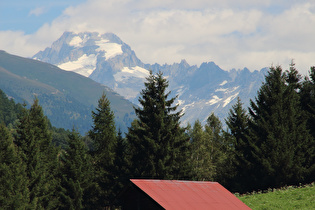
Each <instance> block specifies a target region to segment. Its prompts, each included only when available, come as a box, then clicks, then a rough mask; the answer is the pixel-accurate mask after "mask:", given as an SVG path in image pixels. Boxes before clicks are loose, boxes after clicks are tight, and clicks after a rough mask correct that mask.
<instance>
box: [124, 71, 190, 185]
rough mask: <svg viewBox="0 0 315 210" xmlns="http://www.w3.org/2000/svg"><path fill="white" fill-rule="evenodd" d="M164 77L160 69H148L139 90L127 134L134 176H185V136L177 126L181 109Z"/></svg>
mask: <svg viewBox="0 0 315 210" xmlns="http://www.w3.org/2000/svg"><path fill="white" fill-rule="evenodd" d="M167 87H168V81H167V80H166V79H164V78H163V75H162V73H161V72H160V73H158V74H157V75H153V74H152V72H151V73H150V75H149V77H148V78H147V82H145V89H143V90H142V92H141V97H140V98H139V102H140V104H141V108H135V112H136V115H137V117H138V119H137V120H136V121H135V122H133V123H132V125H131V127H130V128H129V132H128V134H127V140H128V144H129V146H130V148H129V150H130V152H131V162H132V169H131V171H132V172H133V176H134V177H138V178H140V177H143V178H159V179H179V178H185V177H187V176H188V168H187V167H188V166H189V165H188V164H187V161H188V143H189V140H188V137H187V136H186V135H185V130H184V129H183V128H181V127H180V121H179V120H180V118H181V116H182V114H181V111H179V112H176V109H177V106H173V105H172V104H173V103H174V101H175V99H176V98H170V99H168V98H169V96H170V92H168V93H166V89H167Z"/></svg>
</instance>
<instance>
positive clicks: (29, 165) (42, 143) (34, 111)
mask: <svg viewBox="0 0 315 210" xmlns="http://www.w3.org/2000/svg"><path fill="white" fill-rule="evenodd" d="M51 140H52V138H51V134H50V131H49V130H48V121H47V118H46V117H45V116H44V114H43V110H42V108H41V106H40V105H39V104H38V100H37V99H35V100H34V104H33V105H32V106H31V108H30V110H27V109H26V108H24V110H23V112H22V114H21V116H20V118H19V125H18V128H17V136H16V138H15V143H16V145H17V146H18V149H19V154H20V155H21V158H22V160H23V162H24V163H26V172H27V177H28V179H29V187H28V188H29V191H30V204H31V208H33V209H42V208H46V209H49V208H55V207H56V206H57V204H58V196H57V191H56V189H57V185H58V179H56V177H57V176H56V174H57V163H58V162H57V149H56V148H55V147H54V145H52V143H51Z"/></svg>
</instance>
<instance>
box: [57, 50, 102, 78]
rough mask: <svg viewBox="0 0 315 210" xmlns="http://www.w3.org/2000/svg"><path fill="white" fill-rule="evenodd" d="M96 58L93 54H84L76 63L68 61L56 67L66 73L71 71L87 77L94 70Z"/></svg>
mask: <svg viewBox="0 0 315 210" xmlns="http://www.w3.org/2000/svg"><path fill="white" fill-rule="evenodd" d="M96 60H97V57H96V55H95V54H91V55H88V56H87V55H86V54H84V55H83V56H81V57H80V58H78V60H76V61H68V62H66V63H63V64H60V65H58V67H59V68H61V69H63V70H66V71H73V72H76V73H78V74H81V75H83V76H85V77H89V76H90V75H91V74H92V72H93V71H94V70H95V68H96Z"/></svg>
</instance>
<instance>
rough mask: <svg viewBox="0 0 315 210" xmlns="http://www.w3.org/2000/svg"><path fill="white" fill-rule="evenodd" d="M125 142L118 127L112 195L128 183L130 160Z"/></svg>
mask: <svg viewBox="0 0 315 210" xmlns="http://www.w3.org/2000/svg"><path fill="white" fill-rule="evenodd" d="M127 146H128V145H127V142H126V139H125V138H123V137H122V133H121V131H120V129H119V131H118V136H117V146H116V150H115V154H116V157H115V161H114V165H115V167H114V170H113V171H112V173H113V174H114V180H115V181H114V183H115V186H114V189H113V195H114V196H115V195H117V193H119V192H120V191H121V190H122V189H123V188H124V186H126V185H127V184H128V183H129V174H130V172H129V168H130V161H129V159H128V156H127Z"/></svg>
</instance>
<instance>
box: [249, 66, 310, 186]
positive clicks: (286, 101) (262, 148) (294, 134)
mask: <svg viewBox="0 0 315 210" xmlns="http://www.w3.org/2000/svg"><path fill="white" fill-rule="evenodd" d="M291 67H292V66H291ZM293 71H294V69H291V70H290V72H291V73H290V74H288V73H287V74H285V73H284V72H283V71H282V69H281V67H280V66H277V67H271V68H270V71H269V72H268V75H267V76H266V78H265V83H264V84H263V85H262V87H261V88H260V90H259V92H258V96H257V98H256V102H254V101H251V107H250V109H249V111H250V115H251V117H252V118H253V121H252V123H251V124H250V127H251V132H252V135H251V138H253V139H252V140H253V141H254V144H253V145H251V146H252V154H253V159H252V160H251V161H253V164H254V165H255V166H257V167H258V168H257V170H255V171H256V173H255V175H253V176H255V177H256V178H257V181H259V182H257V186H256V187H258V188H261V189H266V188H269V187H280V186H283V185H287V184H298V183H301V182H303V181H304V179H305V173H306V168H305V154H307V152H306V153H305V152H304V151H303V150H304V149H306V148H305V147H304V146H303V145H304V144H305V143H306V144H308V142H309V141H310V135H309V132H308V130H307V129H306V126H305V124H306V121H305V118H303V117H302V115H301V113H302V111H301V106H300V102H299V96H298V94H297V92H296V87H297V86H296V85H297V84H298V82H297V81H298V80H299V79H298V77H296V76H297V74H295V73H294V72H293ZM294 75H296V76H294ZM290 76H291V78H290ZM294 77H296V78H294ZM253 187H254V186H253Z"/></svg>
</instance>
